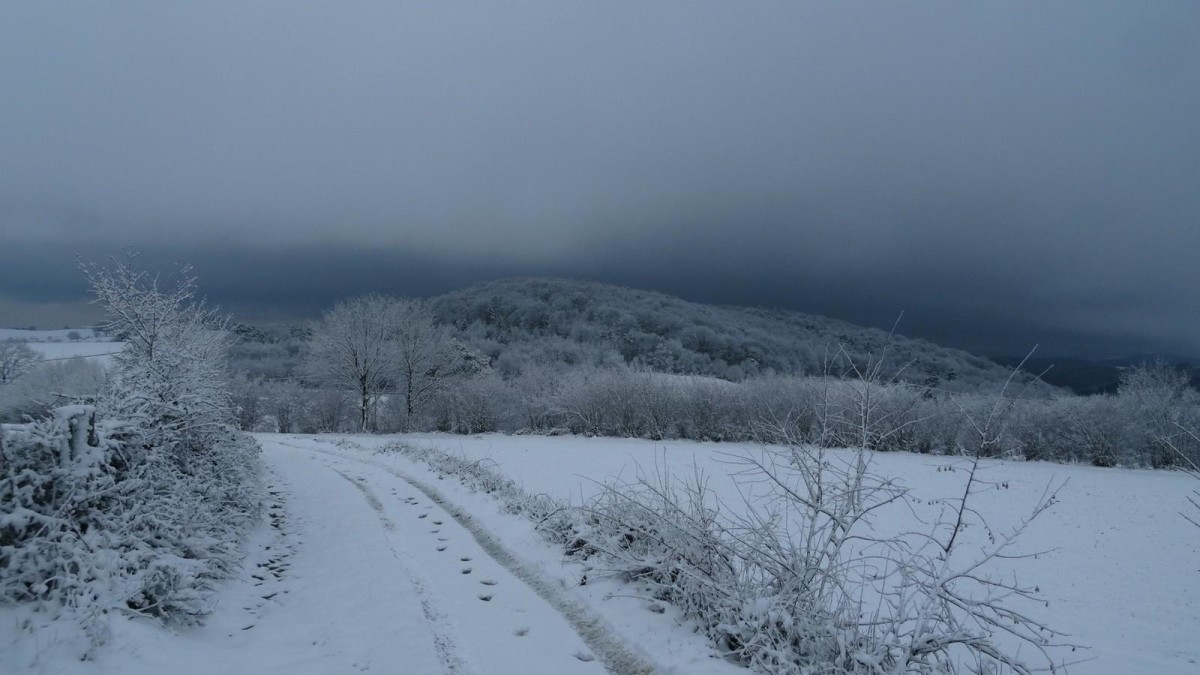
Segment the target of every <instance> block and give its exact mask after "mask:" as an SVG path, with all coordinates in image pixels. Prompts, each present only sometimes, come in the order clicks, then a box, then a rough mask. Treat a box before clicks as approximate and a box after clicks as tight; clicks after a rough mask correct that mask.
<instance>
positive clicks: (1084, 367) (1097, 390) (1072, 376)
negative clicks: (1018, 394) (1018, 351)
mask: <svg viewBox="0 0 1200 675" xmlns="http://www.w3.org/2000/svg"><path fill="white" fill-rule="evenodd" d="M992 360H994V361H995V362H996V363H999V364H1000V365H1002V366H1006V367H1013V366H1016V365H1017V364H1018V363H1020V362H1021V357H1019V356H997V357H993V359H992ZM1160 360H1161V361H1164V362H1166V363H1168V364H1170V365H1172V366H1175V367H1176V368H1179V369H1181V370H1183V371H1185V372H1187V374H1188V376H1189V377H1190V378H1191V381H1192V386H1193V387H1195V388H1197V389H1200V358H1195V357H1188V356H1180V355H1177V354H1138V355H1134V356H1126V357H1123V358H1119V359H1105V360H1101V361H1092V360H1088V359H1073V358H1030V359H1029V360H1028V361H1026V362H1025V370H1027V371H1029V372H1032V373H1043V372H1044V373H1045V374H1044V375H1042V379H1043V380H1044V381H1045V382H1047V383H1048V384H1052V385H1054V386H1056V387H1062V388H1063V389H1070V390H1071V391H1073V392H1075V393H1076V394H1081V395H1090V394H1111V393H1113V392H1115V391H1116V390H1117V387H1118V386H1119V385H1120V382H1121V374H1122V373H1124V372H1125V371H1126V370H1128V369H1129V368H1132V367H1133V366H1137V365H1140V364H1143V363H1153V362H1155V361H1160Z"/></svg>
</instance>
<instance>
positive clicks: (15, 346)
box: [0, 340, 42, 385]
mask: <svg viewBox="0 0 1200 675" xmlns="http://www.w3.org/2000/svg"><path fill="white" fill-rule="evenodd" d="M41 359H42V357H41V355H39V354H38V353H37V352H36V351H34V350H33V349H30V347H29V345H27V344H25V343H24V342H20V341H18V340H4V341H0V385H2V384H8V383H9V382H12V381H13V380H15V379H17V378H18V377H20V376H22V375H24V374H25V373H27V372H29V371H30V370H32V369H33V367H34V366H36V365H37V363H38V361H40V360H41Z"/></svg>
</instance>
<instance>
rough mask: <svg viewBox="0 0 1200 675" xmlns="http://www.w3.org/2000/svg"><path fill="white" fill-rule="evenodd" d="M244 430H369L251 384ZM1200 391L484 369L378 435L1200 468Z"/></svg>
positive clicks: (1183, 385)
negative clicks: (765, 445)
mask: <svg viewBox="0 0 1200 675" xmlns="http://www.w3.org/2000/svg"><path fill="white" fill-rule="evenodd" d="M234 392H235V402H236V403H237V405H238V408H239V410H240V411H241V412H240V414H239V423H240V424H241V425H242V428H244V429H257V430H267V431H284V432H295V433H323V432H336V431H343V432H346V431H358V430H360V429H361V426H360V421H361V420H360V419H359V417H358V415H359V409H358V406H357V402H356V400H354V398H353V397H351V396H350V395H347V394H346V393H343V392H339V391H335V390H331V389H324V388H315V387H308V386H305V385H302V384H300V383H298V382H295V381H285V382H270V381H253V380H249V379H244V378H243V379H241V380H239V381H238V382H237V384H236V386H235V388H234ZM1198 404H1200V394H1197V392H1196V391H1195V390H1194V389H1192V388H1191V387H1190V386H1188V381H1187V378H1186V376H1185V375H1183V374H1181V373H1179V372H1178V371H1175V370H1174V369H1172V368H1170V367H1168V366H1165V365H1162V364H1149V365H1144V366H1141V367H1138V368H1134V369H1132V370H1130V371H1128V372H1127V373H1126V376H1125V377H1124V378H1123V380H1122V384H1121V388H1120V390H1119V391H1118V392H1117V393H1116V394H1105V395H1097V396H1088V397H1080V396H1072V395H1060V396H1054V397H1045V396H1040V395H1036V394H1031V390H1030V389H1029V388H1028V387H1027V386H1026V385H1025V384H1023V383H1020V382H1014V383H1012V384H1010V385H1009V387H1008V388H1007V389H1004V390H1003V391H1002V390H1001V389H1000V388H998V389H997V391H995V392H993V393H974V394H959V393H953V392H947V391H944V390H940V389H937V388H930V387H923V386H919V385H912V384H906V383H901V382H894V381H886V380H883V379H879V378H877V379H874V380H872V379H870V378H856V377H833V376H821V377H781V376H769V377H758V378H750V379H747V380H744V381H743V382H740V383H733V382H726V381H723V380H717V379H713V378H703V377H681V376H673V375H664V374H661V373H653V372H646V371H638V370H633V369H630V368H626V367H613V368H580V369H575V370H570V371H562V370H559V369H557V368H548V367H544V368H529V369H527V370H526V371H524V372H522V373H520V374H518V375H517V376H515V377H511V378H503V377H501V376H500V374H499V373H498V372H496V371H495V370H490V369H489V370H485V371H482V372H480V373H477V374H475V375H473V376H471V377H467V378H463V379H461V380H458V381H455V382H453V383H451V384H449V385H448V386H446V387H445V388H443V389H441V390H440V391H438V392H437V394H436V395H435V396H432V397H431V398H430V399H429V400H428V401H427V402H426V403H425V404H424V405H423V406H422V407H421V409H419V410H418V411H416V414H415V415H411V416H410V415H409V414H408V411H407V410H406V409H405V408H404V406H403V403H402V401H401V399H399V398H397V397H393V396H389V395H381V396H379V397H378V399H377V400H376V401H375V404H374V405H373V406H372V408H371V412H370V414H371V417H370V420H369V428H370V429H371V430H373V431H377V432H381V433H389V432H400V431H441V432H450V433H460V434H476V433H488V432H500V433H510V434H522V433H532V434H581V435H593V436H616V437H629V438H645V439H650V440H664V439H687V440H697V441H727V442H735V441H737V442H769V443H775V442H802V443H808V444H813V445H816V446H820V447H863V448H867V449H872V450H879V451H899V452H916V453H931V454H975V453H979V454H981V455H983V456H989V457H1008V458H1017V459H1027V460H1048V461H1058V462H1082V463H1090V464H1094V465H1097V466H1118V465H1119V466H1140V467H1166V466H1172V465H1175V464H1176V463H1178V461H1179V460H1180V455H1179V453H1180V452H1184V453H1186V454H1187V455H1188V456H1190V457H1193V458H1200V447H1198V444H1197V443H1196V441H1195V439H1194V438H1193V437H1192V436H1190V435H1189V434H1188V433H1187V431H1188V430H1194V429H1200V412H1198V411H1200V408H1198Z"/></svg>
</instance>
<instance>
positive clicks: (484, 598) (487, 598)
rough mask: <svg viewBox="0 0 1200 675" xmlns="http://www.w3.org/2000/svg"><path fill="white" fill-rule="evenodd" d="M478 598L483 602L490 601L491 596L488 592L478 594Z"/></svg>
mask: <svg viewBox="0 0 1200 675" xmlns="http://www.w3.org/2000/svg"><path fill="white" fill-rule="evenodd" d="M479 599H480V600H482V601H484V602H491V601H492V596H491V595H490V594H489V595H481V596H479Z"/></svg>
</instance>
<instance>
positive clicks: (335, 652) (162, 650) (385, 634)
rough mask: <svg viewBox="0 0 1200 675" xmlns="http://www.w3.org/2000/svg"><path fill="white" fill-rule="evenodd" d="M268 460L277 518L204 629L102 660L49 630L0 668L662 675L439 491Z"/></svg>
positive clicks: (345, 470) (128, 625) (278, 457)
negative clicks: (83, 654)
mask: <svg viewBox="0 0 1200 675" xmlns="http://www.w3.org/2000/svg"><path fill="white" fill-rule="evenodd" d="M263 459H264V464H265V465H266V470H267V479H268V483H269V485H270V487H271V494H272V499H273V502H272V504H271V507H270V509H269V519H268V522H267V523H266V524H265V525H264V527H263V528H261V530H260V531H259V533H258V535H257V536H256V538H255V540H254V541H252V542H251V543H250V546H249V551H248V558H247V561H246V564H245V566H244V570H243V574H242V576H241V578H240V579H236V580H233V581H231V582H229V583H228V584H226V585H225V587H223V588H222V589H221V591H220V593H219V596H218V597H219V605H218V606H217V607H216V608H214V612H213V613H212V615H211V616H209V617H208V620H207V621H206V622H205V624H204V625H203V626H200V627H197V628H193V629H185V630H181V631H176V634H171V633H169V632H167V631H165V630H163V629H161V628H159V627H157V626H154V625H152V624H149V623H148V622H146V621H124V620H121V619H117V620H115V621H114V635H113V638H112V640H111V642H110V643H109V644H108V645H107V646H106V647H105V648H104V649H102V650H100V652H99V653H98V654H97V655H96V659H95V660H94V661H90V662H80V661H78V660H77V658H74V657H77V654H75V655H74V657H73V656H72V655H71V654H70V645H68V644H66V642H65V640H62V639H59V637H58V636H56V635H55V634H54V633H53V632H52V631H51V632H42V633H40V634H38V635H36V636H35V637H36V640H33V641H30V640H26V641H24V646H25V647H26V648H25V649H24V650H23V651H24V652H25V654H24V655H19V654H10V655H9V656H11V657H15V658H16V659H18V660H16V661H13V660H8V659H5V658H0V671H3V670H5V667H6V665H5V664H7V666H17V667H18V668H19V670H18V671H17V672H45V673H75V672H79V673H116V672H120V673H164V672H172V673H183V674H189V673H221V674H222V675H225V674H228V673H243V672H245V673H288V674H297V675H303V674H307V673H312V674H314V675H316V674H321V675H327V674H331V673H357V672H376V673H405V674H412V675H425V674H430V675H437V674H441V673H447V674H454V675H458V674H467V673H470V674H479V675H483V674H487V673H497V674H504V673H513V674H516V673H563V674H571V673H586V674H594V675H599V674H601V673H605V672H611V673H616V674H618V675H624V674H625V673H640V672H650V671H651V670H652V667H651V666H649V665H648V664H647V663H646V662H645V661H644V659H643V658H642V657H639V656H636V655H634V654H633V653H631V652H630V651H628V650H626V649H624V647H623V645H621V644H620V642H619V640H617V639H616V638H615V637H613V636H612V635H611V634H610V633H609V632H608V631H607V630H605V629H604V627H603V626H602V625H601V623H600V622H599V620H597V619H595V618H594V617H592V616H590V615H589V614H588V612H587V610H586V609H584V608H583V607H581V606H579V605H576V604H574V603H572V602H571V601H570V600H567V599H565V594H562V589H561V588H556V587H555V586H554V584H553V583H552V582H549V581H548V580H545V579H537V578H530V576H529V575H528V574H522V573H521V572H522V568H521V564H522V563H521V561H520V559H519V558H518V557H517V556H515V555H513V554H512V553H511V552H509V551H507V549H505V548H504V546H503V545H502V544H500V543H499V542H498V541H497V540H495V539H493V538H491V537H490V535H488V534H487V533H486V532H484V531H482V529H481V527H480V526H479V524H478V523H476V522H475V521H474V519H473V518H472V517H471V516H470V515H469V514H467V513H466V512H465V511H464V510H463V509H461V508H459V507H457V506H455V505H453V504H451V503H449V502H447V501H445V499H444V498H443V497H442V496H441V495H440V494H439V493H438V492H437V491H436V490H435V489H434V488H432V487H430V486H428V485H424V484H421V483H420V481H418V480H416V479H413V478H408V479H407V480H406V477H405V476H404V474H402V473H401V472H399V471H398V470H396V469H394V468H386V467H380V466H373V465H372V464H371V463H370V461H369V460H363V459H361V458H354V457H351V456H349V455H348V454H346V453H340V452H338V451H337V450H336V449H335V448H333V447H332V446H330V445H329V444H325V443H320V442H315V441H312V440H307V439H305V440H301V439H282V438H280V439H270V440H264V441H263ZM410 480H411V481H413V482H409V481H410ZM418 486H420V487H418ZM430 495H433V498H431V496H430ZM435 500H436V501H435ZM511 570H516V572H517V573H516V574H514V572H513V571H511ZM531 585H532V587H531ZM534 589H537V590H534ZM547 598H548V599H549V601H548V600H547ZM556 598H557V599H559V600H560V601H559V602H555V600H556ZM581 635H583V636H585V637H581ZM30 642H36V644H32V645H31V644H30ZM22 661H23V662H22Z"/></svg>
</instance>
